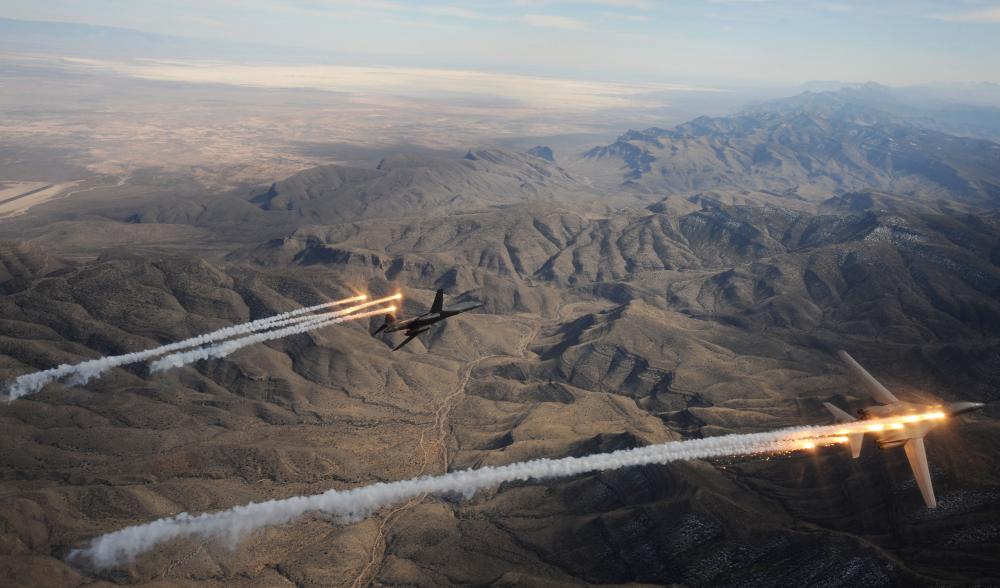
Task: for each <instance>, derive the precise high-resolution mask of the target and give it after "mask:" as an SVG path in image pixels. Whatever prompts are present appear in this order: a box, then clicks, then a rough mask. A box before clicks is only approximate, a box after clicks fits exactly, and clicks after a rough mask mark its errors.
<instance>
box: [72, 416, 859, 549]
mask: <svg viewBox="0 0 1000 588" xmlns="http://www.w3.org/2000/svg"><path fill="white" fill-rule="evenodd" d="M870 422H871V421H869V422H868V423H870ZM845 427H849V428H851V429H852V430H853V429H854V428H859V425H855V424H849V425H844V424H839V425H831V426H821V427H795V428H788V429H781V430H777V431H772V432H767V433H750V434H742V435H725V436H720V437H709V438H706V439H692V440H689V441H679V442H673V443H664V444H660V445H650V446H647V447H641V448H637V449H627V450H620V451H615V452H612V453H603V454H598V455H589V456H585V457H567V458H563V459H537V460H533V461H527V462H521V463H514V464H510V465H505V466H499V467H484V468H480V469H476V470H465V471H460V472H453V473H449V474H444V475H441V476H433V477H429V476H425V477H422V478H414V479H410V480H404V481H399V482H388V483H384V482H380V483H377V484H373V485H371V486H363V487H360V488H354V489H352V490H330V491H328V492H324V493H322V494H314V495H311V496H295V497H292V498H286V499H283V500H270V501H268V502H260V503H250V504H247V505H244V506H237V507H234V508H231V509H229V510H224V511H221V512H215V513H203V514H200V515H191V514H188V513H182V514H179V515H177V516H174V517H169V518H164V519H160V520H157V521H153V522H151V523H146V524H142V525H136V526H133V527H127V528H125V529H122V530H120V531H115V532H113V533H109V534H107V535H103V536H101V537H97V538H95V539H93V540H92V541H91V542H90V544H89V545H88V546H87V547H86V548H84V549H78V550H74V551H73V552H71V553H70V555H69V559H70V560H75V561H89V562H91V563H92V564H93V565H95V566H97V567H99V568H110V567H115V566H118V565H120V564H122V563H125V562H128V561H131V560H133V559H134V558H135V557H136V556H137V555H139V554H141V553H143V552H145V551H147V550H149V549H152V548H153V547H155V546H157V545H160V544H162V543H164V542H166V541H170V540H172V539H176V538H179V537H200V538H204V539H213V538H215V539H223V540H226V541H228V542H229V543H230V544H231V545H236V543H237V542H238V541H239V540H240V539H241V538H242V537H244V536H245V535H246V534H247V533H250V532H252V531H255V530H257V529H261V528H263V527H266V526H270V525H280V524H283V523H287V522H289V521H291V520H293V519H295V518H297V517H299V516H301V515H303V514H305V513H308V512H323V513H328V514H331V515H335V516H343V517H350V518H358V517H365V516H367V515H369V514H371V513H372V512H374V511H375V510H377V509H379V508H382V507H384V506H388V505H390V504H394V503H398V502H402V501H405V500H408V499H410V498H413V497H417V496H422V495H425V494H448V493H460V494H463V495H465V496H471V495H472V494H473V493H475V492H476V491H478V490H481V489H484V488H489V487H492V486H496V485H498V484H501V483H503V482H513V481H523V480H541V479H550V478H559V477H565V476H574V475H577V474H583V473H587V472H592V471H597V470H614V469H618V468H624V467H630V466H638V465H646V464H665V463H669V462H672V461H677V460H691V459H703V458H710V457H721V456H737V455H751V454H760V453H771V452H777V451H790V450H794V449H801V448H803V447H804V446H806V445H804V442H803V439H813V438H817V437H822V436H830V435H840V434H842V433H843V430H844V428H845ZM862 430H863V429H862Z"/></svg>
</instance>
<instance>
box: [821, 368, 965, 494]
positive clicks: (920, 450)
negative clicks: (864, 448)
mask: <svg viewBox="0 0 1000 588" xmlns="http://www.w3.org/2000/svg"><path fill="white" fill-rule="evenodd" d="M839 355H840V358H841V359H842V360H844V363H846V364H847V367H849V368H851V371H852V372H854V375H855V376H856V377H857V378H858V380H859V381H860V382H861V383H862V384H864V387H865V389H866V390H867V391H868V394H869V395H870V396H871V397H872V400H874V401H875V402H878V403H879V404H880V405H881V406H872V407H868V408H863V409H861V410H859V411H858V414H859V415H860V416H861V418H862V419H896V421H897V422H890V423H888V424H883V423H878V424H872V425H871V426H869V427H868V428H867V429H866V431H862V432H860V433H852V434H849V435H847V438H848V440H849V442H850V444H851V455H852V457H855V458H857V457H858V456H859V455H861V441H862V438H863V436H864V434H865V432H869V433H871V434H872V435H873V436H874V437H875V443H876V444H877V445H878V447H879V449H885V448H887V447H899V446H902V447H903V451H905V452H906V459H907V460H909V462H910V469H912V470H913V477H914V478H916V479H917V486H919V487H920V494H921V495H922V496H923V497H924V503H926V504H927V506H928V507H929V508H934V507H935V506H937V499H935V498H934V486H933V485H932V484H931V472H930V469H929V468H928V467H927V452H926V451H925V450H924V436H925V435H927V433H928V432H929V431H930V430H931V429H932V428H934V427H935V426H937V425H939V424H940V423H942V422H944V421H945V420H947V419H948V417H953V416H956V415H960V414H962V413H966V412H969V411H972V410H977V409H980V408H982V407H983V406H984V405H983V403H981V402H949V403H944V404H914V403H912V402H902V401H900V400H899V399H898V398H896V397H895V396H894V395H893V394H892V392H889V390H887V389H886V387H885V386H883V385H882V384H880V383H879V381H878V380H876V379H875V378H873V377H872V375H871V374H869V373H868V372H867V371H866V370H865V368H863V367H861V365H860V364H858V362H856V361H854V358H853V357H851V356H850V355H848V354H847V352H846V351H841V352H840V353H839ZM824 404H825V405H826V408H827V410H829V411H830V412H831V413H833V416H834V418H836V419H837V421H839V422H842V423H848V422H853V421H856V420H858V419H856V418H854V417H853V416H851V415H849V414H847V413H846V412H844V411H843V410H841V409H839V408H837V407H836V406H834V405H832V404H830V403H829V402H827V403H824Z"/></svg>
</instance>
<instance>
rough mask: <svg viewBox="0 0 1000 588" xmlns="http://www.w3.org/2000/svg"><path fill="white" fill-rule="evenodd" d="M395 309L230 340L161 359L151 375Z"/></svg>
mask: <svg viewBox="0 0 1000 588" xmlns="http://www.w3.org/2000/svg"><path fill="white" fill-rule="evenodd" d="M395 310H396V307H395V306H387V307H384V308H378V309H376V310H371V311H368V312H359V313H356V314H351V315H347V316H342V315H341V313H336V312H331V313H327V314H319V315H313V317H310V319H312V320H309V321H305V322H302V323H300V324H294V325H291V326H288V327H285V328H283V329H276V330H274V331H264V332H263V333H256V334H254V335H249V336H247V337H242V338H240V339H231V340H229V341H225V342H223V343H219V344H217V345H212V346H211V347H200V348H198V349H192V350H190V351H182V352H179V353H173V354H170V355H168V356H166V357H163V358H161V359H158V360H156V361H154V362H153V363H152V364H151V365H150V371H152V372H159V371H163V370H168V369H170V368H175V367H181V366H182V365H187V364H189V363H194V362H196V361H201V360H203V359H210V358H213V357H225V356H227V355H229V354H230V353H233V352H234V351H236V350H238V349H242V348H244V347H247V346H249V345H255V344H257V343H262V342H264V341H272V340H274V339H281V338H282V337H288V336H289V335H297V334H299V333H305V332H306V331H312V330H314V329H322V328H323V327H328V326H330V325H335V324H337V323H342V322H345V321H353V320H357V319H362V318H368V317H372V316H376V315H380V314H386V313H389V312H395Z"/></svg>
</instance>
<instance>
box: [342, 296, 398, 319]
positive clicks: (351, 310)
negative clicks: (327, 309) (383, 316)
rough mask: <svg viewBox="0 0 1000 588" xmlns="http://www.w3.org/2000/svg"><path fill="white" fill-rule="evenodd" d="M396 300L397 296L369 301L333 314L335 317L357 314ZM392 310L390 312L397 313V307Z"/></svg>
mask: <svg viewBox="0 0 1000 588" xmlns="http://www.w3.org/2000/svg"><path fill="white" fill-rule="evenodd" d="M396 299H397V297H396V296H386V297H385V298H378V299H376V300H369V301H368V302H363V303H361V304H355V305H354V306H349V307H347V308H345V309H343V310H338V311H337V312H336V313H334V314H333V316H344V315H348V314H351V313H354V312H357V311H359V310H364V309H366V308H371V307H372V306H377V305H379V304H385V303H386V302H392V301H393V300H396ZM391 308H392V310H390V311H389V312H395V311H396V307H395V306H392V307H391Z"/></svg>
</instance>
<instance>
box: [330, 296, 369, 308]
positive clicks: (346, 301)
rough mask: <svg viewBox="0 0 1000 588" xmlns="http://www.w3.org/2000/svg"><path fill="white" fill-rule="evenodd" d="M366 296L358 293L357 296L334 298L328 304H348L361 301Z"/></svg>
mask: <svg viewBox="0 0 1000 588" xmlns="http://www.w3.org/2000/svg"><path fill="white" fill-rule="evenodd" d="M367 298H368V295H367V294H358V295H357V296H351V297H350V298H344V299H343V300H334V301H333V302H331V303H330V306H340V305H341V304H349V303H351V302H361V301H362V300H365V299H367Z"/></svg>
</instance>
